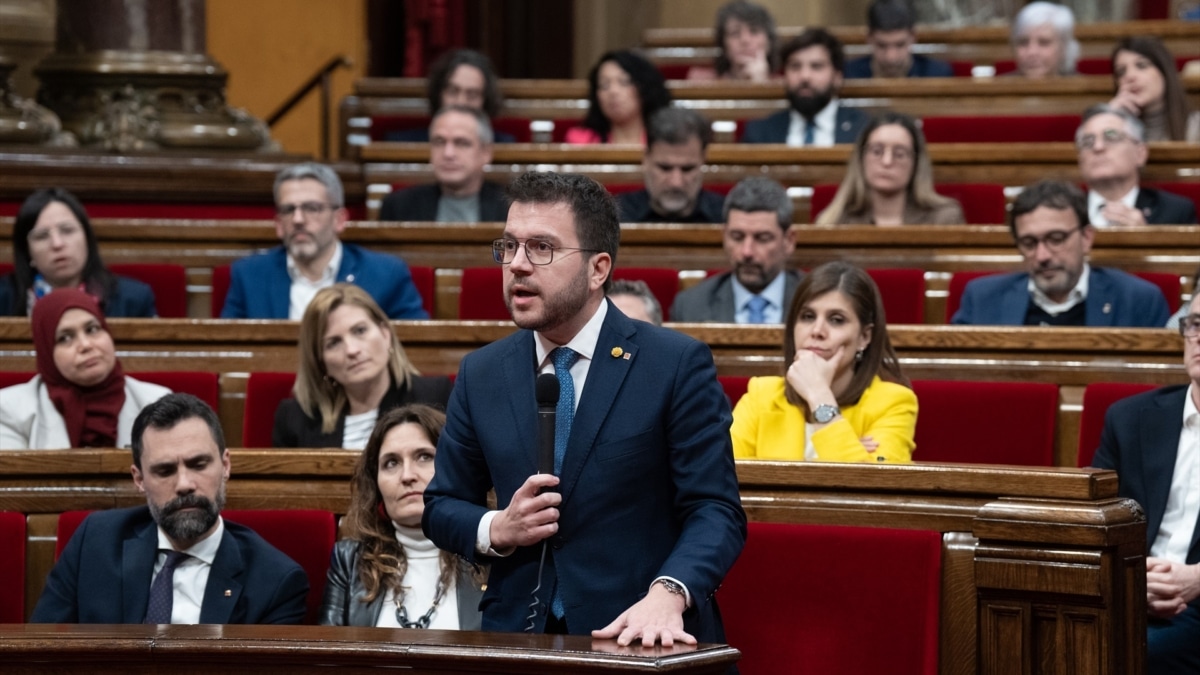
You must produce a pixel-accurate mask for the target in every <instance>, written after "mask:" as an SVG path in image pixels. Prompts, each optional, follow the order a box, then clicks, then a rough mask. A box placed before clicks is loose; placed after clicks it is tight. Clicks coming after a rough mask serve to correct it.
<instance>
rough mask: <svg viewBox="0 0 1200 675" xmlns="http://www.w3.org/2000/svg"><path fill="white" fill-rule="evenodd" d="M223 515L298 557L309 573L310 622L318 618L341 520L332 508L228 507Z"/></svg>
mask: <svg viewBox="0 0 1200 675" xmlns="http://www.w3.org/2000/svg"><path fill="white" fill-rule="evenodd" d="M221 517H222V518H224V519H226V520H228V521H230V522H234V523H238V524H239V525H245V526H246V527H248V528H250V529H252V530H254V531H255V532H257V533H258V535H259V536H260V537H262V538H263V539H266V540H267V542H268V543H269V544H271V545H272V546H274V547H275V548H277V549H279V550H280V551H283V554H284V555H286V556H287V557H289V558H291V559H292V560H295V561H296V563H297V564H299V565H300V566H301V567H303V568H304V572H305V573H306V574H307V575H308V601H307V604H308V613H307V615H306V616H305V617H304V622H305V623H306V624H315V623H316V622H317V611H318V610H319V609H320V608H321V596H322V594H324V592H325V573H326V572H327V571H328V570H329V553H330V551H332V550H333V543H334V542H335V541H337V520H336V519H335V518H334V516H333V514H332V513H330V512H329V511H316V510H304V509H280V510H275V511H273V510H253V511H238V510H234V509H227V510H225V511H222V512H221Z"/></svg>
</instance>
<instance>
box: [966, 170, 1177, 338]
mask: <svg viewBox="0 0 1200 675" xmlns="http://www.w3.org/2000/svg"><path fill="white" fill-rule="evenodd" d="M1009 229H1010V231H1011V232H1012V235H1013V239H1014V240H1015V241H1016V244H1017V250H1018V251H1020V253H1021V257H1022V258H1023V259H1024V267H1025V271H1024V272H1018V273H1015V274H998V275H991V276H986V277H980V278H978V279H975V280H972V281H971V282H970V283H968V284H967V287H966V289H965V290H964V291H963V297H962V305H961V306H960V307H959V310H958V312H956V313H955V314H954V318H953V319H952V323H956V324H973V325H1002V326H1122V327H1144V328H1159V327H1162V326H1163V325H1164V324H1165V323H1166V321H1167V317H1168V316H1170V314H1171V312H1170V311H1169V310H1168V309H1167V302H1166V298H1165V297H1163V294H1162V292H1161V291H1160V290H1159V289H1158V287H1157V286H1155V285H1154V284H1151V283H1150V282H1148V281H1144V280H1142V279H1139V278H1137V277H1135V276H1133V275H1131V274H1126V273H1125V272H1122V271H1120V270H1115V269H1106V268H1102V267H1092V266H1091V265H1089V264H1088V260H1087V256H1088V252H1089V251H1091V250H1092V240H1093V239H1094V237H1095V234H1096V233H1095V230H1094V229H1093V228H1092V226H1091V225H1090V224H1089V223H1088V218H1087V201H1086V199H1085V198H1084V196H1083V192H1081V191H1080V190H1079V188H1077V187H1075V186H1074V185H1071V184H1070V183H1065V182H1059V181H1042V182H1040V183H1035V184H1033V185H1030V186H1028V187H1026V188H1025V189H1024V190H1023V191H1022V192H1021V194H1020V196H1018V197H1017V199H1016V201H1015V202H1013V207H1012V212H1011V213H1010V214H1009Z"/></svg>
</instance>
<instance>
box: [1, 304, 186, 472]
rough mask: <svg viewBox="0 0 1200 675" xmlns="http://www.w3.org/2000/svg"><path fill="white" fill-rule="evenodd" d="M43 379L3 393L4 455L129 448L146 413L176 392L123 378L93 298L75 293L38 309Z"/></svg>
mask: <svg viewBox="0 0 1200 675" xmlns="http://www.w3.org/2000/svg"><path fill="white" fill-rule="evenodd" d="M31 321H32V324H33V347H34V350H35V352H36V355H37V370H38V374H37V375H36V376H34V378H33V379H32V380H30V381H28V382H26V383H24V384H17V385H13V386H11V387H5V388H4V389H0V401H2V402H3V405H0V450H58V449H65V448H111V447H128V446H129V444H130V438H131V432H132V430H133V420H134V419H135V418H136V417H137V415H138V413H139V412H141V410H142V408H144V407H145V406H147V405H149V404H150V403H153V402H154V401H157V400H158V399H159V398H161V397H163V396H166V395H167V394H169V393H171V390H170V389H167V388H166V387H160V386H158V385H157V384H150V383H149V382H141V381H138V380H135V379H134V378H132V377H126V376H125V374H124V372H123V371H122V370H121V362H120V361H118V360H117V350H116V347H114V346H113V339H112V335H111V334H109V332H108V323H106V322H105V320H104V312H102V311H100V305H99V303H98V302H97V301H96V298H94V297H92V296H91V295H89V294H87V293H84V292H83V291H81V290H79V289H75V288H64V289H62V290H59V291H54V292H53V293H51V294H49V295H47V296H45V297H43V298H42V299H41V300H39V301H38V303H37V305H35V306H34V308H33V317H32V318H31Z"/></svg>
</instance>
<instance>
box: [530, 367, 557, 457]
mask: <svg viewBox="0 0 1200 675" xmlns="http://www.w3.org/2000/svg"><path fill="white" fill-rule="evenodd" d="M535 390H536V392H537V405H538V473H550V474H552V473H554V430H555V423H556V418H557V411H558V378H557V377H555V376H554V374H553V373H542V374H541V375H538V376H537V382H536V387H535Z"/></svg>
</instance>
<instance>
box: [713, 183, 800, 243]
mask: <svg viewBox="0 0 1200 675" xmlns="http://www.w3.org/2000/svg"><path fill="white" fill-rule="evenodd" d="M735 209H736V210H738V211H744V212H746V213H754V212H755V211H771V212H772V213H774V214H775V220H776V221H777V222H778V223H779V229H781V230H784V231H787V229H788V228H789V227H791V226H792V209H793V207H792V198H791V197H788V194H787V190H785V189H784V188H783V186H782V185H780V184H779V183H777V182H775V181H773V180H771V179H770V178H767V177H765V176H752V177H750V178H745V179H742V181H741V182H739V183H738V184H737V185H735V186H734V187H733V189H732V190H730V191H729V196H727V197H725V210H724V214H725V222H727V223H728V222H729V212H730V211H733V210H735Z"/></svg>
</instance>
